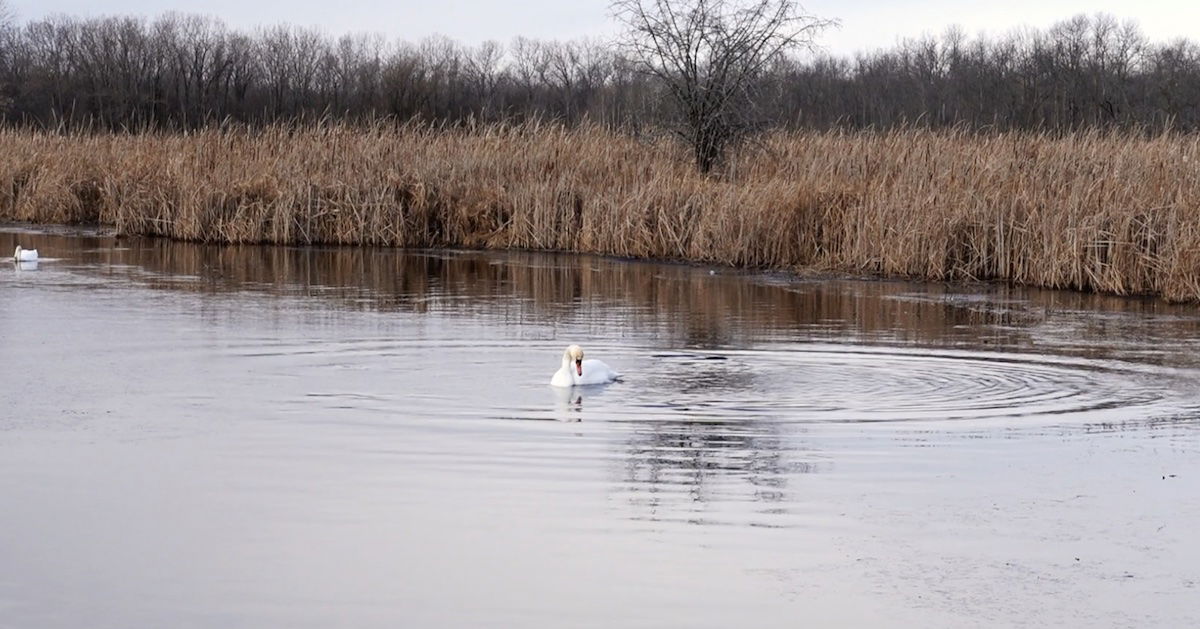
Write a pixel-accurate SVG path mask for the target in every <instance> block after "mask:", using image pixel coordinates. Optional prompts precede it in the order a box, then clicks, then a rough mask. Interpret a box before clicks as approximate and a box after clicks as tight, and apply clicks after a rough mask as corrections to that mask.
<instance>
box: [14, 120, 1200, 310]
mask: <svg viewBox="0 0 1200 629" xmlns="http://www.w3.org/2000/svg"><path fill="white" fill-rule="evenodd" d="M0 146H3V147H4V150H3V151H0V219H4V220H15V221H31V222H54V223H70V222H100V223H104V224H110V225H114V226H115V227H116V228H117V229H118V230H119V231H120V232H123V233H128V234H148V235H160V236H167V237H170V238H176V239H185V240H197V241H208V242H271V243H316V242H321V243H345V244H362V245H386V246H402V247H442V246H455V247H485V248H524V249H553V250H567V251H580V252H589V253H601V254H611V255H619V256H632V257H646V258H666V259H676V260H691V261H698V262H711V263H719V264H728V265H734V266H751V267H770V268H783V269H794V268H799V267H805V268H817V269H822V270H829V271H837V272H849V273H869V274H880V275H888V276H906V277H917V278H926V279H932V280H961V279H999V280H1006V281H1010V282H1014V283H1019V284H1028V285H1036V286H1045V287H1055V288H1076V289H1082V290H1091V291H1102V292H1111V293H1117V294H1151V295H1159V296H1162V297H1164V298H1167V299H1170V300H1178V301H1189V300H1200V168H1198V165H1200V162H1198V160H1200V138H1197V137H1196V136H1181V135H1163V136H1159V137H1152V138H1147V137H1143V136H1139V135H1133V134H1121V133H1099V132H1091V133H1081V134H1077V135H1071V136H1067V137H1060V138H1055V137H1050V136H1047V135H1039V134H1029V133H1007V134H994V135H975V134H970V133H966V132H931V131H921V130H901V131H889V132H855V133H848V132H798V133H782V132H781V133H776V134H774V135H770V136H768V137H766V138H765V139H764V140H763V142H762V144H761V146H759V147H757V148H756V149H754V150H747V151H745V152H744V153H743V155H742V156H740V157H739V158H738V159H737V160H736V161H735V162H733V163H731V164H729V165H728V170H727V172H725V173H723V174H722V175H721V176H717V177H705V176H702V175H699V174H697V173H696V172H694V171H693V169H692V168H691V166H690V163H689V161H688V156H687V155H686V154H683V153H682V152H681V149H680V148H679V147H678V146H677V145H675V144H673V143H672V142H670V141H667V140H661V141H659V140H638V139H634V138H631V137H628V136H624V135H619V134H615V133H612V132H609V131H606V130H604V129H601V128H597V127H583V128H578V129H564V128H561V127H556V126H544V125H542V126H539V125H522V126H508V127H501V126H497V127H484V128H478V129H453V130H447V129H433V128H428V127H417V126H412V127H408V128H404V129H401V130H396V129H395V128H392V127H384V126H380V127H375V128H361V127H350V126H338V125H331V126H315V127H310V128H303V129H295V128H288V127H275V128H269V129H266V130H259V131H251V130H229V129H225V130H219V129H213V130H207V131H201V132H198V133H194V134H189V135H179V134H175V135H171V134H143V135H117V134H112V135H94V134H80V135H56V134H48V133H40V132H34V131H27V130H6V131H0Z"/></svg>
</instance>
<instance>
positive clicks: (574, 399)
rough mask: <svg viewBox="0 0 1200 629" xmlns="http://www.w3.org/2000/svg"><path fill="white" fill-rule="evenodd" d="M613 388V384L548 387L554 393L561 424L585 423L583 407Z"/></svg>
mask: <svg viewBox="0 0 1200 629" xmlns="http://www.w3.org/2000/svg"><path fill="white" fill-rule="evenodd" d="M610 386H612V385H611V384H593V385H588V386H579V387H547V388H548V389H550V390H551V391H553V392H554V399H555V409H556V410H557V411H558V412H557V414H556V415H557V419H558V420H559V421H561V422H579V421H583V405H584V402H585V401H586V400H588V399H589V398H591V399H595V398H598V397H600V396H602V395H604V392H605V391H607V390H608V388H609V387H610Z"/></svg>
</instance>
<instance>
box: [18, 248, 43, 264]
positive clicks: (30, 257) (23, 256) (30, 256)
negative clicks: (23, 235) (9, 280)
mask: <svg viewBox="0 0 1200 629" xmlns="http://www.w3.org/2000/svg"><path fill="white" fill-rule="evenodd" d="M37 259H38V255H37V249H22V248H21V245H17V250H16V251H14V252H13V260H14V261H16V262H37Z"/></svg>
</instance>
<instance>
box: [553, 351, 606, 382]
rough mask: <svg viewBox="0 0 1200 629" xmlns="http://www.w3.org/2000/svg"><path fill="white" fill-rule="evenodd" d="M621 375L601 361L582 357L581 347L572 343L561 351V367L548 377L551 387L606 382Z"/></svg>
mask: <svg viewBox="0 0 1200 629" xmlns="http://www.w3.org/2000/svg"><path fill="white" fill-rule="evenodd" d="M620 377H621V374H619V373H617V372H615V371H613V370H612V368H610V367H609V366H608V365H606V364H604V362H603V361H599V360H594V359H589V360H584V359H583V348H582V347H580V346H578V345H572V346H570V347H568V348H567V351H565V352H563V357H562V367H559V369H558V371H556V372H554V377H553V378H551V379H550V386H552V387H576V386H583V385H589V384H608V383H609V382H614V381H616V380H617V379H618V378H620Z"/></svg>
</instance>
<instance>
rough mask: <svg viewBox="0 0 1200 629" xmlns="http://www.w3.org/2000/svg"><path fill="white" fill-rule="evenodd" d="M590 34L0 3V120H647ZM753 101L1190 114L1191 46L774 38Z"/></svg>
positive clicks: (995, 121) (801, 118)
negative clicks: (872, 44) (264, 20)
mask: <svg viewBox="0 0 1200 629" xmlns="http://www.w3.org/2000/svg"><path fill="white" fill-rule="evenodd" d="M644 69H645V68H644V67H642V66H639V64H638V63H637V60H636V59H635V58H634V57H633V56H632V55H630V54H629V50H628V49H626V48H621V47H619V46H617V45H614V44H609V43H606V42H601V41H592V40H584V41H536V40H530V39H524V38H518V39H516V40H514V41H512V42H510V43H508V44H501V43H498V42H485V43H483V44H480V45H476V46H466V45H463V44H461V43H458V42H455V41H453V40H449V39H446V38H443V37H432V38H428V39H425V40H422V41H420V42H417V43H410V42H393V41H388V40H386V39H384V38H383V37H381V36H376V35H362V34H358V35H345V36H341V37H333V36H330V35H327V34H324V33H322V32H320V31H317V30H313V29H307V28H300V27H294V26H277V27H273V28H267V29H260V30H256V31H253V32H247V31H242V30H238V29H233V28H230V27H228V26H226V25H225V24H223V23H222V22H221V21H219V20H217V19H214V18H209V17H200V16H194V15H180V14H168V15H164V16H162V17H159V18H156V19H153V20H147V19H143V18H137V17H104V18H77V17H68V16H56V17H50V18H46V19H41V20H35V21H30V22H26V23H16V22H15V21H14V20H13V19H12V18H11V17H10V16H9V17H6V14H5V12H4V11H3V5H2V4H0V117H2V118H3V120H5V121H6V122H8V123H13V124H40V125H54V124H59V123H63V122H67V123H87V124H92V125H99V126H101V127H106V128H118V129H120V128H130V129H145V128H175V129H181V128H182V129H187V128H198V127H202V126H205V125H209V124H213V123H219V122H224V121H235V122H243V123H248V124H259V123H269V122H274V121H281V120H295V119H315V118H321V117H328V118H333V119H338V120H351V121H354V120H364V119H373V118H378V117H395V118H397V119H401V120H408V119H413V118H419V119H424V120H429V121H439V122H443V121H444V122H449V123H461V122H465V121H469V120H474V121H497V120H524V119H529V118H534V117H536V118H542V119H551V120H560V121H564V122H566V123H568V124H576V123H579V122H580V121H582V120H585V119H587V120H591V121H596V122H600V123H602V124H606V125H611V126H620V127H632V128H637V127H642V126H655V125H658V124H659V123H661V122H662V121H663V120H664V119H665V116H668V115H670V114H671V112H670V111H669V110H670V108H671V104H670V100H669V98H667V97H669V95H670V89H671V87H670V82H669V81H664V78H665V77H664V76H656V75H654V74H653V73H647V72H644ZM754 80H755V82H756V85H755V89H753V90H750V91H748V93H751V94H753V97H754V101H755V102H754V103H753V104H754V111H755V115H756V116H759V117H760V118H761V120H762V122H763V123H765V124H771V125H777V126H785V127H805V128H830V127H848V128H863V127H877V128H886V127H892V126H896V125H901V124H907V125H920V126H930V127H945V126H954V125H965V126H968V127H972V128H1000V129H1049V130H1072V129H1083V128H1095V127H1102V128H1104V127H1141V128H1147V129H1151V130H1155V129H1160V128H1164V127H1172V128H1177V129H1183V130H1196V129H1200V47H1198V46H1197V45H1196V43H1194V42H1191V41H1188V40H1183V39H1180V40H1176V41H1172V42H1168V43H1152V42H1150V41H1148V40H1147V38H1146V37H1145V36H1144V35H1143V34H1142V33H1141V31H1140V30H1139V29H1138V28H1137V27H1136V25H1134V24H1132V23H1121V22H1118V21H1117V20H1116V19H1114V18H1112V17H1110V16H1106V15H1096V16H1078V17H1075V18H1071V19H1069V20H1066V21H1064V22H1061V23H1059V24H1057V25H1055V26H1053V27H1051V28H1050V29H1047V30H1044V31H1039V30H1024V31H1018V32H1014V33H1012V34H1009V35H1006V36H1004V37H1000V38H997V39H985V38H970V37H967V36H966V35H965V34H964V33H963V32H962V31H961V30H960V29H950V30H949V31H947V32H946V33H945V34H944V35H943V36H941V37H927V38H923V39H918V40H912V41H906V42H904V43H902V44H900V45H898V46H896V47H894V48H892V49H888V50H881V51H878V52H872V53H862V54H858V55H855V56H853V57H839V56H830V55H817V56H813V55H807V56H804V57H800V56H796V55H789V56H784V57H782V58H780V59H778V60H776V61H775V62H773V63H772V64H771V66H770V67H767V68H763V69H762V71H761V72H758V73H757V74H756V75H755V77H754Z"/></svg>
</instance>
